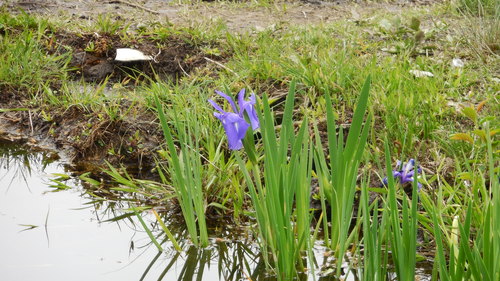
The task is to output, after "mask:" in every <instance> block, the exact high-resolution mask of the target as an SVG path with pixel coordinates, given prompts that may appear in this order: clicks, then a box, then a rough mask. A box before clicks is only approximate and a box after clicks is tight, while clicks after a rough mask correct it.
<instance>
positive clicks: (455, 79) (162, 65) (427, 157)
mask: <svg viewBox="0 0 500 281" xmlns="http://www.w3.org/2000/svg"><path fill="white" fill-rule="evenodd" d="M196 5H206V6H205V7H207V8H208V9H210V8H213V7H215V8H219V9H228V11H233V12H234V11H235V10H237V9H241V8H242V7H246V8H247V9H250V10H251V9H260V7H262V6H263V7H265V9H274V10H273V11H275V12H276V13H277V14H281V15H287V13H290V11H294V9H298V8H297V7H299V9H300V7H301V5H300V4H297V3H295V4H294V3H274V2H269V3H268V2H266V3H260V2H259V3H247V4H245V3H239V4H234V6H231V5H229V4H227V3H212V4H201V3H198V4H196ZM196 5H195V6H196ZM228 5H229V6H228ZM245 5H246V6H245ZM366 5H368V4H366ZM387 5H390V4H387ZM361 6H362V5H361ZM324 7H329V6H327V5H325V6H324ZM346 7H349V9H351V8H350V6H346ZM387 7H388V6H377V7H376V9H372V8H370V14H368V13H367V12H364V11H363V9H361V10H360V9H356V8H352V10H348V8H346V11H349V16H344V17H339V18H338V19H337V20H332V21H321V22H316V23H313V24H301V23H294V22H293V21H290V22H286V23H280V22H278V23H277V24H275V25H269V26H268V27H267V28H254V29H246V30H245V29H243V30H238V31H237V32H235V31H233V30H230V28H229V26H228V23H225V22H224V20H217V21H214V20H212V19H205V20H204V19H200V21H201V22H194V21H192V22H188V23H187V24H185V25H177V24H169V23H162V22H149V23H147V24H145V25H141V26H139V27H136V28H135V29H134V28H132V26H134V25H136V23H134V22H124V21H122V20H116V19H114V18H112V17H110V16H109V15H108V16H106V15H100V16H99V17H96V19H95V21H94V23H93V24H91V25H90V26H89V25H86V24H84V23H81V22H78V21H75V22H74V23H72V24H71V25H66V24H63V23H64V17H63V16H61V18H51V19H50V20H49V19H48V18H47V16H44V15H35V14H28V13H26V12H12V11H8V10H7V8H3V9H4V10H2V11H1V12H0V19H1V20H0V36H1V37H0V60H1V64H0V114H1V116H0V117H1V119H0V120H1V122H0V124H2V127H5V128H17V129H21V131H22V132H25V133H26V134H27V135H31V136H34V137H35V138H37V137H38V139H45V138H47V137H49V138H52V140H53V142H54V143H55V144H56V145H58V146H59V147H64V148H70V149H71V150H68V151H70V153H71V155H72V156H73V159H74V161H75V162H76V163H77V164H80V165H81V164H82V163H84V162H89V161H92V162H93V163H97V164H98V165H99V164H100V165H101V166H100V167H101V168H103V169H100V168H98V169H93V170H90V172H91V173H86V174H84V175H83V176H82V177H81V179H82V180H84V181H86V182H88V183H89V184H90V185H91V186H93V188H95V189H98V190H102V189H104V184H103V183H104V182H107V180H109V179H111V180H114V181H115V182H116V183H118V184H119V186H116V187H114V188H112V189H111V190H110V192H121V193H127V194H133V196H137V198H142V199H141V200H138V201H134V202H135V203H136V204H137V206H136V207H135V208H131V209H130V210H129V211H130V213H129V215H134V216H138V217H139V218H141V212H142V211H146V210H153V212H154V214H155V218H156V220H157V222H158V225H159V226H157V227H156V229H157V231H156V232H155V233H156V234H155V233H153V232H154V231H153V230H151V229H150V227H151V226H150V225H148V224H147V223H144V221H143V220H141V223H142V226H143V227H144V228H145V229H146V231H148V234H150V237H151V239H152V241H153V242H154V243H155V244H156V245H157V247H158V248H159V249H164V248H165V247H168V243H169V242H165V241H171V243H173V245H174V246H175V247H174V248H175V250H177V251H183V250H186V249H187V248H186V246H185V244H184V243H179V240H184V241H186V240H187V241H190V242H192V244H194V245H195V247H198V248H203V247H207V246H208V245H210V244H211V243H212V240H211V238H213V237H219V236H221V235H222V234H221V233H222V232H223V231H221V229H226V228H225V227H224V225H244V226H247V231H248V232H249V233H250V234H251V235H252V236H253V237H254V239H255V243H256V244H257V245H258V246H259V249H260V254H259V255H260V256H261V257H262V259H263V260H264V263H265V267H266V268H267V272H268V274H269V275H271V276H273V278H276V279H278V280H292V279H295V278H299V279H307V278H311V279H314V278H315V277H316V278H319V276H336V277H340V276H343V277H345V275H349V274H351V275H356V276H357V277H359V278H360V279H363V280H390V279H391V278H393V277H395V278H397V279H398V280H414V279H415V275H419V274H421V275H422V276H425V277H428V278H430V279H432V280H480V279H484V280H499V278H500V275H499V274H500V273H499V271H498V269H497V266H496V265H497V264H498V263H499V260H500V250H499V249H500V248H499V243H500V234H499V227H498V224H499V222H498V220H499V218H500V213H499V211H500V209H499V208H498V204H499V201H498V200H500V198H499V196H500V194H499V191H498V188H499V167H498V163H499V150H498V149H499V147H498V144H499V140H498V132H499V128H500V127H499V124H500V122H499V118H498V117H499V116H498V112H500V106H499V103H498V93H499V92H500V82H499V81H500V80H499V79H500V77H499V70H500V69H499V65H500V54H499V50H500V49H499V48H497V47H498V46H497V45H498V43H497V42H496V41H495V39H494V38H498V29H495V28H494V27H495V26H498V23H499V17H498V15H499V12H498V11H499V9H498V4H496V2H495V1H458V2H456V3H453V4H450V3H439V4H434V5H432V6H431V7H424V6H415V7H407V8H401V7H400V8H398V9H399V10H398V11H399V12H398V13H394V14H388V13H387V12H386V8H387ZM391 7H392V8H394V7H393V6H391ZM478 7H479V8H478ZM344 8H345V7H344ZM287 9H289V10H288V11H287ZM325 9H326V8H325ZM486 22H487V23H488V24H487V26H488V27H493V28H491V32H489V33H487V34H486V33H484V32H483V31H481V30H480V29H478V26H477V25H478V23H486ZM471 42H473V43H474V44H471ZM120 47H130V48H136V49H139V50H141V51H143V52H145V53H147V54H148V55H151V56H156V57H155V59H154V60H152V61H150V62H141V63H135V64H127V65H123V64H118V63H116V62H113V58H114V55H115V53H116V48H120ZM368 77H369V78H368ZM367 78H368V79H367ZM242 89H244V90H243V91H242ZM215 91H217V93H216V92H215ZM232 93H239V94H232ZM71 151H72V152H71ZM96 160H97V161H96ZM100 160H107V161H109V163H105V162H104V161H100ZM123 164H127V166H124V167H126V168H123V169H122V168H119V167H120V165H123ZM131 164H134V165H131ZM98 167H99V166H98ZM82 169H83V170H85V171H86V172H89V168H88V167H87V166H84V165H82ZM141 177H147V178H148V180H144V179H141ZM101 178H102V180H101ZM91 189H92V188H90V191H89V192H92V190H91ZM315 203H316V204H315ZM160 207H161V208H162V209H167V210H168V212H166V213H161V212H160V213H159V212H158V210H159V209H160ZM172 213H178V214H182V216H181V219H180V220H172V218H169V216H170V214H172ZM167 214H168V215H167ZM173 221H175V222H176V223H175V225H174V224H173ZM179 224H180V225H182V226H185V228H186V229H187V231H186V234H185V235H173V234H172V232H173V229H178V227H179ZM221 225H222V226H221ZM162 231H163V232H164V233H165V234H163V232H162ZM174 236H175V237H174ZM181 236H182V237H181ZM318 244H319V245H321V251H323V252H325V255H326V256H328V255H330V256H331V258H329V259H325V260H327V261H326V262H324V263H323V264H319V263H320V261H319V260H318V259H317V257H316V256H315V251H317V249H316V248H315V245H318ZM186 251H187V250H186ZM190 251H191V250H190ZM430 260H434V261H435V262H434V265H433V266H431V268H427V269H428V272H427V273H426V274H427V275H426V274H423V273H421V271H419V267H420V266H421V264H423V262H425V261H430ZM240 268H241V270H247V271H249V270H250V269H249V268H245V267H243V266H241V267H240ZM243 275H244V274H243ZM238 276H240V277H241V276H242V275H241V274H240V275H238Z"/></svg>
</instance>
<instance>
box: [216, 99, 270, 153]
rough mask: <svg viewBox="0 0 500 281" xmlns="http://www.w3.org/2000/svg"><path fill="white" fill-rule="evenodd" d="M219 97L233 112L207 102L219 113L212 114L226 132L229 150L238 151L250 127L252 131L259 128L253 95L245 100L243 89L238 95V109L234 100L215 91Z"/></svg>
mask: <svg viewBox="0 0 500 281" xmlns="http://www.w3.org/2000/svg"><path fill="white" fill-rule="evenodd" d="M215 93H217V94H218V95H219V96H221V97H223V98H225V99H226V100H227V101H228V102H229V104H230V105H231V108H232V109H233V112H228V111H224V110H223V109H222V108H221V107H220V106H219V105H218V104H217V103H216V102H215V101H213V100H210V99H209V100H208V102H209V103H210V104H212V106H213V107H214V108H215V109H216V110H217V111H219V112H214V116H215V117H217V118H218V119H219V120H220V121H221V122H222V126H223V127H224V130H225V131H226V135H227V139H228V143H229V149H231V150H238V149H241V148H242V147H243V142H242V140H243V138H244V137H245V134H246V132H247V130H248V128H249V127H250V126H252V129H253V130H256V129H258V128H259V126H260V124H259V118H258V117H257V112H256V111H255V94H251V95H250V98H249V99H248V100H247V101H246V100H245V89H242V90H241V91H240V92H239V93H238V105H239V110H238V107H236V103H235V102H234V100H233V99H232V98H231V97H230V96H228V95H226V94H224V93H223V92H221V91H217V90H216V91H215ZM245 113H246V114H247V116H248V119H249V120H250V124H248V122H247V120H246V119H245V115H244V114H245Z"/></svg>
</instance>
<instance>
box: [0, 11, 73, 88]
mask: <svg viewBox="0 0 500 281" xmlns="http://www.w3.org/2000/svg"><path fill="white" fill-rule="evenodd" d="M0 18H1V19H2V20H1V21H0V22H3V23H2V24H0V31H1V32H2V33H3V35H2V36H1V37H0V61H2V63H1V64H0V87H2V88H8V89H10V90H15V91H16V92H17V93H23V92H26V93H27V94H28V96H34V95H36V94H37V93H39V92H41V91H42V89H43V87H44V85H46V84H50V83H56V82H58V81H61V80H65V79H66V77H67V75H66V65H67V64H68V62H69V60H70V56H69V54H63V55H49V54H47V51H46V49H44V47H43V45H44V42H47V39H46V38H45V33H46V31H47V30H48V29H49V24H48V22H47V21H46V20H37V19H35V18H34V17H31V16H29V15H27V14H25V13H23V14H22V15H21V16H18V17H15V16H10V15H6V14H5V12H0Z"/></svg>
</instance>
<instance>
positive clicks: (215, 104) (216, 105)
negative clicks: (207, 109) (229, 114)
mask: <svg viewBox="0 0 500 281" xmlns="http://www.w3.org/2000/svg"><path fill="white" fill-rule="evenodd" d="M208 102H209V103H210V104H211V105H212V106H213V107H214V108H215V109H216V110H218V111H219V112H221V113H226V111H224V110H223V109H222V108H221V107H220V106H219V105H218V104H217V103H216V102H215V101H213V100H211V99H209V100H208Z"/></svg>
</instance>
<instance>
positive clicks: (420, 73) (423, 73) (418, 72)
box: [410, 70, 434, 78]
mask: <svg viewBox="0 0 500 281" xmlns="http://www.w3.org/2000/svg"><path fill="white" fill-rule="evenodd" d="M410 73H411V74H413V76H415V77H417V78H420V77H434V74H432V72H429V71H422V70H410Z"/></svg>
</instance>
